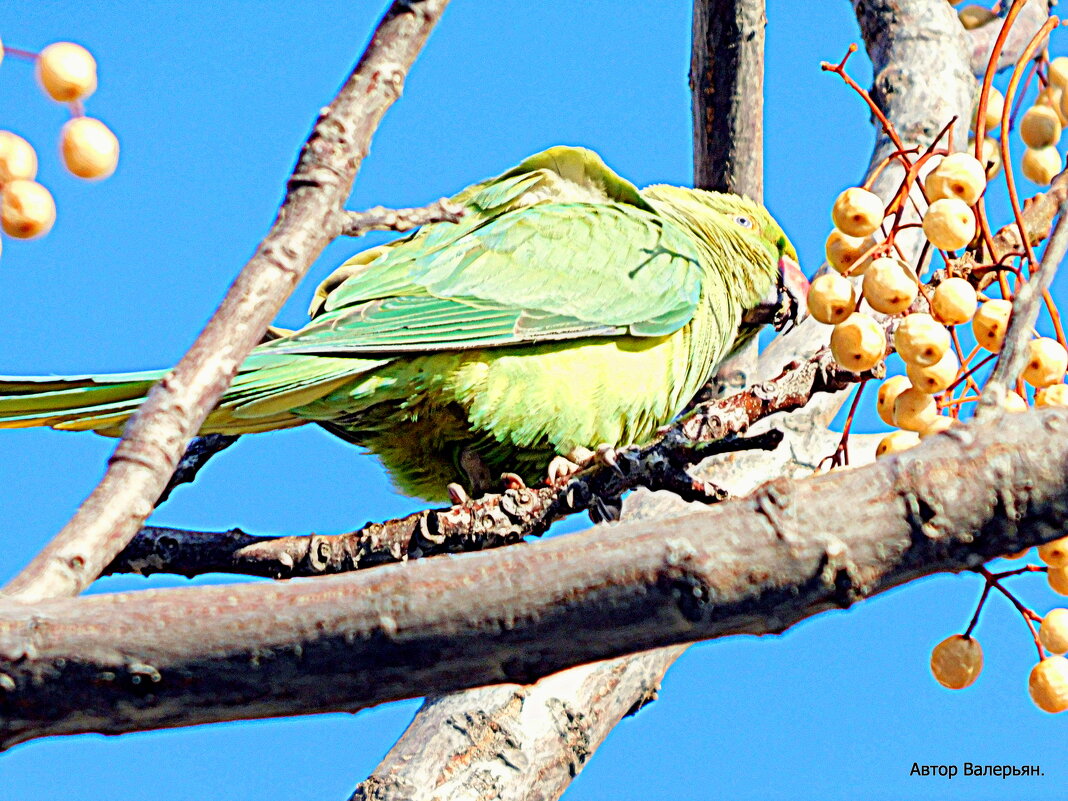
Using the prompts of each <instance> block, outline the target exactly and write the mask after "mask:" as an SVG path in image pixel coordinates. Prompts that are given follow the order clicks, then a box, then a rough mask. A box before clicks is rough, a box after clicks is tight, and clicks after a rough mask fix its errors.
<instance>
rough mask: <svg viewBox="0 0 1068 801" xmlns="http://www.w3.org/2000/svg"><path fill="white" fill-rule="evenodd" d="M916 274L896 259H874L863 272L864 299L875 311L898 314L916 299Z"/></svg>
mask: <svg viewBox="0 0 1068 801" xmlns="http://www.w3.org/2000/svg"><path fill="white" fill-rule="evenodd" d="M918 289H919V286H918V283H917V281H916V276H915V275H914V274H913V272H912V270H910V269H909V268H908V266H907V265H905V264H902V263H901V262H900V261H898V260H897V259H891V258H881V259H875V260H874V261H873V262H872V263H871V266H870V267H869V268H868V271H867V272H866V273H865V274H864V299H865V300H866V301H868V305H869V306H871V307H872V308H873V309H875V311H877V312H882V313H883V314H898V313H899V312H903V311H905V310H906V309H907V308H908V307H909V306H911V305H912V301H914V300H915V299H916V293H917V291H918Z"/></svg>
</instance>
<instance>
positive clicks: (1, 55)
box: [0, 41, 4, 64]
mask: <svg viewBox="0 0 1068 801" xmlns="http://www.w3.org/2000/svg"><path fill="white" fill-rule="evenodd" d="M3 63H4V43H3V42H2V41H0V64H3Z"/></svg>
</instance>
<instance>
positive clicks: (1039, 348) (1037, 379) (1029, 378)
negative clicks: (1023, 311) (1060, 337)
mask: <svg viewBox="0 0 1068 801" xmlns="http://www.w3.org/2000/svg"><path fill="white" fill-rule="evenodd" d="M1065 370H1068V351H1066V350H1065V349H1064V346H1063V345H1061V343H1060V342H1058V341H1057V340H1055V339H1050V338H1049V337H1039V338H1038V339H1032V340H1031V341H1030V342H1028V343H1027V364H1026V366H1025V367H1024V369H1023V380H1024V381H1026V382H1027V383H1028V384H1030V385H1031V386H1033V387H1048V386H1049V385H1050V384H1060V383H1061V382H1062V381H1064V373H1065Z"/></svg>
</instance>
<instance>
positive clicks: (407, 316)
mask: <svg viewBox="0 0 1068 801" xmlns="http://www.w3.org/2000/svg"><path fill="white" fill-rule="evenodd" d="M456 199H457V200H459V201H460V202H463V203H464V205H465V207H466V208H467V209H468V213H467V214H466V215H465V217H464V218H463V219H462V220H461V221H460V222H459V223H438V224H436V225H432V226H427V227H425V228H423V229H421V230H420V231H418V232H416V234H414V235H412V236H409V237H406V238H405V239H402V240H398V241H397V242H394V243H391V244H389V245H385V246H382V247H379V248H374V249H372V250H371V251H365V252H364V253H362V254H359V255H358V256H357V257H356V258H354V259H353V260H350V262H348V263H346V265H343V267H342V268H341V270H340V271H339V273H340V275H339V274H335V276H334V277H333V278H332V279H328V281H327V282H325V286H326V287H327V288H326V289H325V290H323V291H321V293H320V296H319V298H318V299H317V303H316V304H313V310H314V311H316V312H317V316H316V317H315V319H314V320H313V321H312V323H311V324H309V325H308V326H305V327H304V328H302V329H301V330H300V331H297V332H295V333H293V334H291V335H289V336H287V337H284V338H282V339H280V340H277V341H276V342H272V343H269V344H268V345H265V346H262V348H261V350H270V351H272V352H275V353H318V354H323V355H335V354H337V355H340V354H370V353H376V354H388V353H393V352H396V353H403V352H412V351H423V352H427V351H434V350H455V349H458V348H473V347H492V346H499V345H511V344H517V343H521V342H541V341H548V340H559V339H573V338H578V337H591V336H618V335H623V334H630V335H634V336H662V335H666V334H670V333H672V332H673V331H677V330H678V329H679V328H681V327H682V326H684V325H685V324H686V323H687V322H689V321H690V319H691V318H692V317H693V315H694V312H695V310H696V308H697V304H698V302H699V300H700V296H701V278H702V270H701V265H700V263H699V253H698V251H697V248H696V245H695V244H694V242H693V240H692V239H691V238H690V236H689V235H688V234H687V233H686V232H684V231H683V230H682V229H681V228H680V227H679V226H677V225H675V224H674V223H672V222H670V221H668V220H666V219H665V218H663V217H662V216H660V215H659V214H658V213H657V212H656V211H655V210H654V209H653V207H651V206H650V205H649V204H648V202H647V201H645V200H644V199H643V198H642V197H641V196H640V194H639V193H638V190H637V189H636V188H635V187H634V185H633V184H630V183H629V182H627V181H626V180H624V179H623V178H621V177H620V176H618V175H616V174H615V173H614V172H612V171H611V170H610V169H609V168H608V167H607V166H605V164H604V162H602V161H601V160H600V158H599V157H597V156H596V155H595V154H593V153H591V152H590V151H587V150H582V149H579V148H563V147H559V148H552V149H551V150H549V151H546V152H545V153H540V154H538V155H536V156H532V157H531V158H530V159H527V161H525V162H523V163H522V164H521V165H519V166H518V167H516V168H515V169H513V170H511V171H509V172H507V173H505V174H504V175H502V176H499V177H498V178H496V179H491V180H490V181H486V182H483V183H482V184H478V185H476V186H474V187H471V188H469V189H467V190H465V191H464V192H462V193H460V195H458V196H457V198H456ZM338 279H340V280H338Z"/></svg>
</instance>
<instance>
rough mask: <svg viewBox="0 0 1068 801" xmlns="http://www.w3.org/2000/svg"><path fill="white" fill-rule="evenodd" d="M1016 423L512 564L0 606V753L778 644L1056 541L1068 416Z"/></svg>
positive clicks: (434, 566)
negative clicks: (891, 595) (27, 745)
mask: <svg viewBox="0 0 1068 801" xmlns="http://www.w3.org/2000/svg"><path fill="white" fill-rule="evenodd" d="M1012 419H1013V422H1012V425H1011V426H1008V425H1006V424H1005V421H1004V420H1002V419H1000V418H998V419H994V420H992V421H990V422H988V423H982V424H967V425H960V426H957V427H955V428H953V429H951V430H950V431H949V432H947V433H945V434H942V435H939V436H936V437H931V438H929V439H927V440H926V441H924V442H923V443H921V444H920V445H919V446H918V447H916V448H914V449H913V450H910V451H907V452H905V453H903V454H900V455H898V456H896V457H894V458H890V459H885V460H882V461H880V462H878V463H876V464H873V465H869V466H867V467H862V468H857V469H855V470H846V471H836V472H833V473H830V474H826V475H822V476H816V477H813V478H808V479H804V480H801V481H795V480H791V479H785V478H781V479H776V480H775V481H772V482H769V483H768V484H766V485H764V486H763V487H761V488H760V489H759V490H758V491H757V492H755V493H754V494H753V495H751V496H749V497H747V498H745V499H740V500H737V501H728V502H726V503H723V504H720V505H718V506H715V507H711V508H710V509H705V510H700V511H698V512H695V513H693V514H689V515H682V516H679V517H674V518H671V519H659V520H655V521H653V522H651V523H650V522H639V523H627V524H621V525H619V526H615V527H599V528H596V529H594V530H592V531H588V532H584V533H581V534H573V535H570V536H566V537H559V538H556V539H553V540H547V541H543V542H539V543H535V544H532V545H528V546H525V547H523V548H504V549H500V550H497V551H490V552H486V553H481V554H469V555H466V556H463V557H442V558H435V559H425V560H419V561H415V562H412V563H409V564H406V565H388V566H385V567H382V568H379V569H378V570H373V571H366V572H360V573H353V574H348V575H342V576H327V577H323V578H320V579H317V580H315V581H314V582H275V583H272V584H258V585H237V586H221V587H197V588H190V589H176V590H159V591H145V592H142V593H137V594H136V595H134V594H123V593H120V594H115V595H96V596H90V597H85V598H79V599H57V600H49V601H42V602H40V603H37V604H34V605H33V606H28V605H25V604H20V603H16V602H11V601H5V602H3V603H2V604H0V688H2V689H3V693H2V695H0V745H3V746H10V745H13V744H15V743H17V742H20V741H23V740H26V739H31V738H33V737H40V736H44V735H49V734H61V733H71V732H84V731H101V732H109V733H117V732H123V731H133V730H139V729H145V728H154V727H160V726H176V725H185V724H192V723H205V722H210V721H218V720H233V719H236V718H257V717H267V716H276V715H286V714H299V713H309V712H325V711H332V710H355V709H359V708H361V707H365V706H368V705H372V704H377V703H381V702H383V701H389V700H395V699H398V698H408V697H411V696H413V695H421V694H423V693H440V692H446V691H451V690H456V689H462V688H465V687H474V686H481V685H485V684H492V683H499V682H502V681H503V682H515V683H527V682H531V681H534V680H536V679H539V678H541V677H543V676H546V675H548V674H550V673H553V672H556V671H558V670H561V669H563V668H567V667H572V666H574V665H578V664H582V663H585V662H589V661H591V660H597V659H606V658H611V657H615V656H620V655H623V654H626V653H631V652H634V651H640V650H645V649H648V648H656V647H659V646H665V645H675V644H680V643H684V642H692V641H695V640H700V639H707V638H712V637H719V636H724V635H727V634H741V633H750V634H759V633H769V632H779V631H782V630H783V629H785V628H787V627H789V626H791V625H792V624H794V623H796V622H797V621H799V620H802V619H804V618H806V617H809V616H811V615H814V614H817V613H819V612H821V611H825V610H827V609H832V608H838V607H843V606H848V605H850V604H852V603H854V602H855V601H857V600H859V599H861V598H865V597H867V596H870V595H873V594H875V593H877V592H881V591H883V590H886V589H888V588H890V587H893V586H896V585H899V584H902V583H904V582H907V581H910V580H912V579H915V578H918V577H920V576H923V575H930V574H932V573H935V572H940V571H947V570H949V571H955V570H964V569H969V568H975V567H978V566H979V565H981V564H982V563H983V562H985V561H987V560H989V559H991V558H993V557H995V556H998V555H1001V554H1004V553H1009V552H1015V551H1017V550H1020V549H1022V548H1025V547H1028V546H1033V545H1037V544H1040V543H1042V542H1045V541H1048V540H1050V539H1053V538H1056V537H1059V536H1062V534H1063V531H1064V529H1065V526H1066V525H1068V479H1066V476H1068V410H1064V409H1042V410H1036V411H1032V412H1029V413H1025V414H1017V415H1013V418H1012ZM1035 442H1043V443H1044V447H1042V448H1034V447H1032V445H1033V443H1035ZM842 498H849V499H850V503H849V504H848V505H845V504H843V503H842V501H841V499H842Z"/></svg>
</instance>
